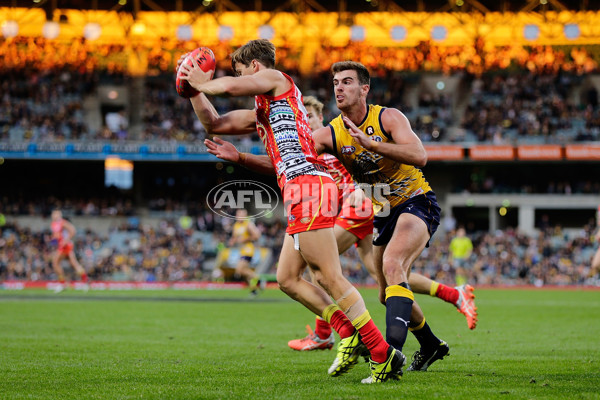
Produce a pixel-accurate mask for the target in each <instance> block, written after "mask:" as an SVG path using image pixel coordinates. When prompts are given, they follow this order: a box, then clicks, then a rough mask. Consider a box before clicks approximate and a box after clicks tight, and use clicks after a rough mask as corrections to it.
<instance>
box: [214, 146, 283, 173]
mask: <svg viewBox="0 0 600 400" xmlns="http://www.w3.org/2000/svg"><path fill="white" fill-rule="evenodd" d="M204 144H205V145H206V150H207V151H208V152H209V153H210V154H212V155H215V156H217V157H219V158H220V159H221V160H225V161H231V162H234V163H237V164H240V165H242V166H244V167H246V168H248V169H251V170H252V171H256V172H260V173H261V174H265V175H276V171H275V168H274V167H273V164H272V163H271V159H270V158H269V156H265V155H257V154H250V153H240V152H239V151H238V149H237V148H236V147H235V146H234V145H233V144H231V143H229V142H227V141H225V140H223V139H221V138H219V137H215V138H213V140H210V139H204Z"/></svg>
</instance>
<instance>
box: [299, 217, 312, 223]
mask: <svg viewBox="0 0 600 400" xmlns="http://www.w3.org/2000/svg"><path fill="white" fill-rule="evenodd" d="M309 222H310V218H309V217H304V218H302V219H301V220H300V223H302V224H308V223H309Z"/></svg>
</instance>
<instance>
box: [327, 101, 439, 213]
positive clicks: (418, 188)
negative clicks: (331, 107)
mask: <svg viewBox="0 0 600 400" xmlns="http://www.w3.org/2000/svg"><path fill="white" fill-rule="evenodd" d="M368 107H369V109H368V112H367V115H366V117H365V119H364V120H363V121H362V122H361V124H360V125H358V128H359V129H360V130H361V131H363V132H364V133H365V134H367V135H368V136H370V137H371V139H372V140H375V141H377V142H382V143H387V142H392V137H391V135H390V134H389V133H388V132H386V131H385V130H384V129H383V126H382V124H381V113H382V112H383V111H384V110H385V107H381V106H377V105H373V104H370V105H369V106H368ZM329 128H330V129H331V136H332V139H333V147H334V149H335V152H336V153H337V154H335V155H336V156H337V158H338V159H339V160H340V161H341V162H342V164H344V166H345V167H346V169H347V170H348V172H350V174H351V175H352V178H353V179H354V181H356V182H357V183H359V184H360V187H361V188H363V190H365V193H366V194H367V195H369V196H370V197H371V199H372V200H373V208H374V211H375V215H378V214H379V215H384V213H385V212H386V210H387V211H389V208H393V207H395V206H397V205H398V204H401V203H403V202H404V201H406V200H407V199H410V198H411V197H414V196H417V195H419V194H424V193H427V192H429V191H431V187H430V186H429V183H428V182H427V181H426V180H425V177H424V175H423V173H422V172H421V170H420V169H418V168H416V167H414V166H412V165H406V164H401V163H398V162H396V161H393V160H390V159H388V158H384V157H383V156H381V155H379V154H377V153H374V152H371V151H368V150H366V149H365V148H364V147H362V146H361V145H360V144H359V143H358V142H357V141H356V140H355V139H354V138H353V137H352V136H350V133H349V131H348V128H346V126H345V125H344V121H343V120H342V116H341V115H339V116H338V117H337V118H335V119H334V120H333V121H331V123H330V124H329Z"/></svg>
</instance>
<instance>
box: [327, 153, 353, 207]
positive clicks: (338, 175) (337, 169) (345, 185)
mask: <svg viewBox="0 0 600 400" xmlns="http://www.w3.org/2000/svg"><path fill="white" fill-rule="evenodd" d="M319 160H322V161H323V162H324V163H325V167H326V168H327V172H328V173H329V175H331V177H332V178H333V180H334V182H335V184H336V186H337V187H338V196H339V200H340V202H339V203H338V204H340V205H341V204H342V203H341V200H342V199H343V198H344V196H347V195H349V194H350V193H352V192H353V191H354V190H355V189H354V181H353V180H352V176H350V174H349V173H348V171H346V168H344V166H343V165H342V163H341V162H340V160H338V159H337V158H336V157H335V156H332V155H331V154H329V153H323V154H321V155H320V156H319Z"/></svg>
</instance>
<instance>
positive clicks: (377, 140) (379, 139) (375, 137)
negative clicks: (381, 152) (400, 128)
mask: <svg viewBox="0 0 600 400" xmlns="http://www.w3.org/2000/svg"><path fill="white" fill-rule="evenodd" d="M371 140H373V141H375V142H381V137H379V136H371Z"/></svg>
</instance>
